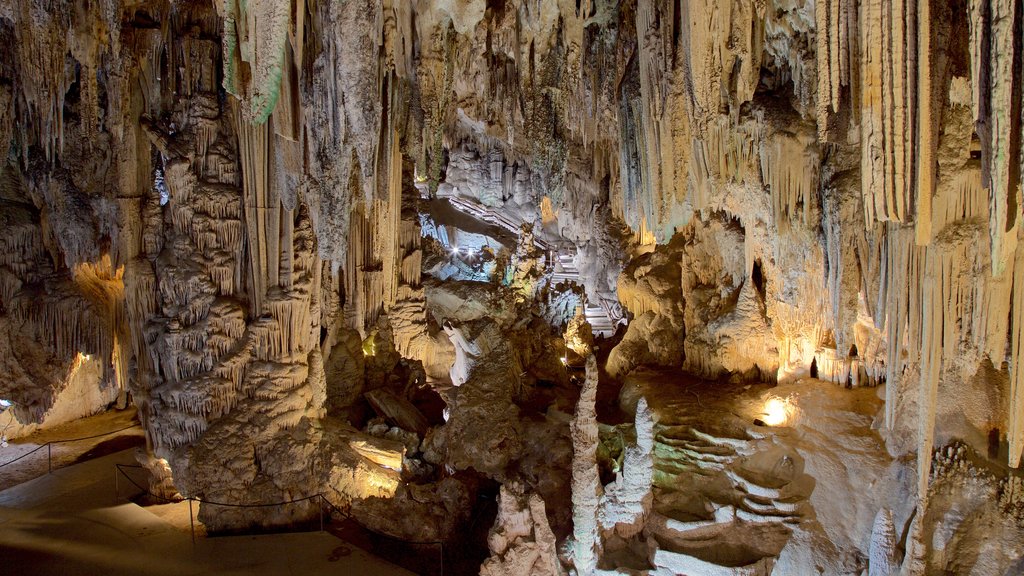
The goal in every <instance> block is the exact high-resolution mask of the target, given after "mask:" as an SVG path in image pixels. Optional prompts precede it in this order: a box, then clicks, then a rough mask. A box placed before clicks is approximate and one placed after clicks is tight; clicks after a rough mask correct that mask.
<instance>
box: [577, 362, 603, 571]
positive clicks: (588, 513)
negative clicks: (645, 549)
mask: <svg viewBox="0 0 1024 576" xmlns="http://www.w3.org/2000/svg"><path fill="white" fill-rule="evenodd" d="M586 371H587V372H586V378H585V379H584V381H583V388H582V389H581V390H580V399H579V402H578V403H577V404H576V414H575V416H574V417H573V420H572V425H571V426H572V447H573V457H572V526H573V528H572V530H573V533H572V562H573V566H575V568H576V574H577V575H579V576H588V575H590V574H593V573H594V570H595V569H596V568H597V559H598V555H599V554H600V544H601V542H600V533H599V531H598V528H599V525H598V507H599V504H600V500H601V481H600V478H599V477H598V470H597V412H596V410H595V407H594V402H595V399H596V396H597V379H598V373H597V359H596V358H594V356H593V355H592V354H591V355H589V356H587V364H586Z"/></svg>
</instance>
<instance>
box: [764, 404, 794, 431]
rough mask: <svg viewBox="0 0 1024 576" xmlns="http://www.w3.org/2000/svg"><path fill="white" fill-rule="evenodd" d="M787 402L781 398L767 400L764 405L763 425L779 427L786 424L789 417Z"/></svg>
mask: <svg viewBox="0 0 1024 576" xmlns="http://www.w3.org/2000/svg"><path fill="white" fill-rule="evenodd" d="M787 404H788V402H787V401H786V400H783V399H781V398H775V397H772V398H769V399H768V401H767V402H765V403H764V423H765V424H767V425H769V426H779V425H781V424H785V423H786V419H787V418H788V417H789V410H788V406H787Z"/></svg>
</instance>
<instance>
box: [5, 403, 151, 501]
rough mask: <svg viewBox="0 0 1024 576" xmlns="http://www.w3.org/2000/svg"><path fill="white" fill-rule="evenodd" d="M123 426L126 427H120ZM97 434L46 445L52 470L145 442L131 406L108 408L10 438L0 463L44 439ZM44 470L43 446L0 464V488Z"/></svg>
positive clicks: (27, 450) (44, 472) (35, 445)
mask: <svg viewBox="0 0 1024 576" xmlns="http://www.w3.org/2000/svg"><path fill="white" fill-rule="evenodd" d="M133 424H134V426H133ZM125 427H128V428H127V429H125V430H121V429H122V428H125ZM113 430H120V432H116V433H114V434H106V433H107V432H111V431H113ZM99 434H104V435H103V436H98V437H96V438H89V439H87V440H79V441H77V442H58V443H55V444H53V445H52V446H51V447H50V451H51V452H52V460H53V468H54V469H55V470H56V469H58V468H63V467H65V466H69V465H71V464H74V463H77V462H82V461H85V460H88V459H91V458H95V457H97V456H102V455H105V454H110V453H112V452H119V451H121V450H124V449H126V448H130V447H134V446H143V445H145V439H144V436H143V431H142V427H141V426H139V425H138V420H137V419H136V416H135V408H134V407H131V408H128V409H126V410H109V411H107V412H102V413H100V414H97V415H95V416H89V417H87V418H82V419H79V420H75V421H72V422H67V423H65V424H60V425H57V426H54V427H52V428H47V429H45V430H40V431H38V432H35V433H34V434H30V435H28V436H25V437H24V438H17V439H15V440H11V441H10V443H9V444H8V446H7V447H6V448H0V464H3V463H5V462H11V461H12V460H14V459H15V458H18V457H20V456H22V455H24V454H28V453H29V452H32V451H33V450H36V449H37V448H39V447H40V446H43V445H44V444H46V443H47V442H52V441H57V440H66V439H71V438H83V437H88V436H96V435H99ZM46 472H47V449H46V448H43V449H42V450H38V451H36V452H35V453H34V454H32V455H30V456H27V457H25V458H22V459H21V460H18V461H17V462H14V463H12V464H9V465H7V466H0V490H6V489H7V488H10V487H12V486H16V485H18V484H21V483H22V482H27V481H29V480H32V479H33V478H38V477H39V476H42V475H45V474H46Z"/></svg>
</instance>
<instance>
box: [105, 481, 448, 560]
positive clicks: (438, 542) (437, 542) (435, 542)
mask: <svg viewBox="0 0 1024 576" xmlns="http://www.w3.org/2000/svg"><path fill="white" fill-rule="evenodd" d="M114 468H115V473H114V493H115V499H116V498H120V492H119V489H118V486H117V476H118V474H117V473H118V472H120V473H121V475H122V476H124V477H125V478H126V479H127V480H128V482H130V483H131V484H132V485H133V486H135V488H137V489H138V490H141V491H142V492H143V493H144V494H146V495H147V496H149V497H150V498H155V499H157V500H161V501H163V502H180V501H182V500H185V501H188V510H189V523H190V525H191V532H192V543H193V544H195V541H196V532H195V522H194V520H193V513H192V503H193V502H198V503H200V504H210V505H213V506H226V507H231V508H268V507H273V506H287V505H289V504H297V503H299V502H306V501H309V500H313V499H314V498H319V500H320V503H321V506H320V531H321V532H323V530H324V518H323V509H324V505H326V507H327V508H328V516H330V510H331V509H333V510H334V511H336V512H337V513H338V514H340V515H341V516H342V517H343V518H345V519H347V520H351V521H352V522H354V523H355V524H356V525H357V526H359V527H360V528H362V529H363V530H365V531H367V532H369V533H371V534H375V535H377V536H380V537H383V538H388V539H390V540H394V541H396V542H401V543H404V544H414V545H431V546H438V547H439V558H440V561H441V563H440V569H441V574H442V575H443V574H444V541H443V540H406V539H403V538H399V537H397V536H392V535H390V534H385V533H383V532H380V531H379V530H375V529H373V528H370V527H369V526H366V525H365V524H363V523H362V522H360V521H359V520H358V519H357V518H355V517H354V516H352V515H351V514H349V513H348V512H345V511H344V510H342V509H341V508H339V507H338V506H337V505H336V504H334V503H333V502H331V501H330V500H329V499H328V498H327V496H326V495H325V494H324V493H323V492H317V493H316V494H312V495H310V496H305V497H303V498H297V499H294V500H285V501H282V502H270V503H260V504H228V503H224V502H216V501H212V500H204V499H202V498H197V497H195V496H188V497H183V498H182V500H175V499H172V498H166V497H163V496H159V495H157V494H154V493H152V492H150V491H149V489H148V488H146V487H143V486H140V485H139V483H138V482H136V481H135V480H134V479H133V478H132V477H131V476H129V475H128V474H127V473H126V472H125V471H124V469H125V468H136V469H145V467H143V466H139V465H131V464H118V463H115V464H114ZM330 488H331V489H332V490H334V491H335V492H337V493H338V495H340V496H344V495H343V494H341V492H339V491H338V489H337V488H335V487H334V486H330Z"/></svg>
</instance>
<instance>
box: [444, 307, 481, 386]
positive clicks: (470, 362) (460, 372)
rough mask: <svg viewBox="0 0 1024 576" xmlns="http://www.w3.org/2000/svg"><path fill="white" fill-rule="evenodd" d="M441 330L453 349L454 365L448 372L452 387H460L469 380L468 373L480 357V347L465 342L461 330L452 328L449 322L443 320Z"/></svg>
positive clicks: (467, 341)
mask: <svg viewBox="0 0 1024 576" xmlns="http://www.w3.org/2000/svg"><path fill="white" fill-rule="evenodd" d="M442 328H443V329H444V332H445V334H447V335H448V338H449V339H450V340H451V342H452V346H454V347H455V363H454V364H452V367H451V370H450V371H449V375H450V376H451V379H452V385H453V386H462V385H463V384H465V383H466V380H468V379H469V373H470V371H471V370H472V369H473V366H474V365H475V364H476V362H477V358H478V357H479V356H480V347H479V346H477V345H476V344H475V343H473V342H470V341H469V340H467V339H466V336H465V334H463V332H462V329H461V328H457V327H455V326H453V325H452V323H451V322H449V321H447V320H445V322H444V325H443V326H442Z"/></svg>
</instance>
